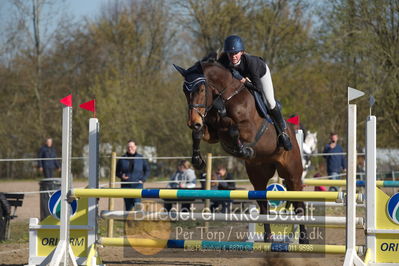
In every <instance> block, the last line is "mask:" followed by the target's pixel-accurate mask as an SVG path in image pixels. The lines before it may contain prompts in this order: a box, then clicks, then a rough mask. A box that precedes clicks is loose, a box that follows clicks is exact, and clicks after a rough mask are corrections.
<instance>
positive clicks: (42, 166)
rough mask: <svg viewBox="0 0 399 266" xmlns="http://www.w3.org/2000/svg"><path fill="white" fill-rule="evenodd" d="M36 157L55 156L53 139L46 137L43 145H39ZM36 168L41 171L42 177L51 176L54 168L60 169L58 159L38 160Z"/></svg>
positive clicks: (46, 157)
mask: <svg viewBox="0 0 399 266" xmlns="http://www.w3.org/2000/svg"><path fill="white" fill-rule="evenodd" d="M38 158H40V159H49V158H57V154H56V151H55V148H54V147H53V139H52V138H47V139H46V141H45V143H44V145H43V146H41V147H40V149H39V152H38ZM38 169H39V171H40V172H41V173H43V176H44V178H52V177H53V172H54V169H57V170H60V163H59V162H58V160H55V159H54V160H39V161H38Z"/></svg>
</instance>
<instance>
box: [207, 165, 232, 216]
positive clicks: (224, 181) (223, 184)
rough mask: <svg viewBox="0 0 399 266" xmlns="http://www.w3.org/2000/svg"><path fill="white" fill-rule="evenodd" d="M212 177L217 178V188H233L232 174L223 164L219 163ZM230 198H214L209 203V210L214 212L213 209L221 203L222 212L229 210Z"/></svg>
mask: <svg viewBox="0 0 399 266" xmlns="http://www.w3.org/2000/svg"><path fill="white" fill-rule="evenodd" d="M214 179H215V180H218V181H219V182H218V183H219V184H218V185H217V189H219V190H235V189H236V183H235V182H234V178H233V175H232V174H231V173H229V172H227V168H226V167H225V166H223V165H219V166H218V167H217V169H216V173H215V175H214ZM231 202H232V200H214V201H212V205H211V212H215V210H216V209H217V208H218V207H219V205H222V210H221V212H222V213H227V212H230V209H231V208H230V204H231Z"/></svg>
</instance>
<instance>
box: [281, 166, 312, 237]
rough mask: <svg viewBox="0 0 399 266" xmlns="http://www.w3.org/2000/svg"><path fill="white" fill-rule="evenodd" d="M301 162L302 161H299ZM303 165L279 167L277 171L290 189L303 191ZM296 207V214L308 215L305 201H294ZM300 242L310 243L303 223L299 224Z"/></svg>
mask: <svg viewBox="0 0 399 266" xmlns="http://www.w3.org/2000/svg"><path fill="white" fill-rule="evenodd" d="M299 163H301V162H300V161H299ZM301 169H302V166H301V165H300V166H298V165H295V164H291V165H288V166H286V167H282V166H281V165H280V166H278V167H277V172H278V174H279V175H280V177H283V178H284V181H285V185H286V187H287V190H288V191H302V189H303V184H302V179H301V177H302V173H301V172H302V171H300V170H301ZM293 204H294V208H295V214H296V215H306V212H305V204H304V202H303V201H294V202H293ZM299 232H300V235H299V243H300V244H309V238H308V233H307V231H306V227H305V225H303V224H300V225H299Z"/></svg>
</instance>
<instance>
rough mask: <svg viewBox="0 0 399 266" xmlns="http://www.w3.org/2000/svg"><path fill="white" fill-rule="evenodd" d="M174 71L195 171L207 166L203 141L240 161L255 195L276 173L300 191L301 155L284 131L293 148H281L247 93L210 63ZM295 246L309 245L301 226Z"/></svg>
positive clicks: (263, 204)
mask: <svg viewBox="0 0 399 266" xmlns="http://www.w3.org/2000/svg"><path fill="white" fill-rule="evenodd" d="M174 66H175V68H176V69H177V70H178V71H179V73H180V74H181V75H182V76H183V77H184V80H185V81H184V86H183V87H184V92H185V95H186V98H187V103H188V107H189V110H188V121H187V125H188V126H189V127H190V128H191V129H192V137H193V157H192V163H193V165H194V167H196V168H197V169H201V168H204V166H205V162H204V160H203V159H202V157H201V154H200V149H199V145H200V141H201V138H202V139H203V140H205V141H207V142H209V143H217V142H220V143H221V146H222V147H223V149H224V150H225V151H226V152H227V153H229V154H231V155H233V156H235V157H238V158H241V159H243V160H244V161H245V168H246V172H247V174H248V177H249V180H250V182H251V184H252V185H253V187H254V189H255V190H265V189H266V186H267V183H268V181H269V179H270V178H272V177H273V175H274V173H275V171H276V170H277V172H278V174H279V176H280V177H282V178H283V179H284V181H285V185H286V187H287V189H288V190H290V191H301V190H302V188H303V184H302V180H301V176H302V171H303V168H302V162H301V154H300V150H299V146H298V143H297V142H296V138H295V134H294V130H293V129H292V128H288V134H289V136H290V139H291V142H292V146H293V147H292V150H290V151H285V150H284V149H283V148H282V147H280V146H279V143H278V136H277V133H276V129H275V127H274V125H273V123H272V122H271V121H268V120H267V119H265V118H262V117H261V116H260V115H259V113H258V111H257V107H256V104H255V100H254V96H253V95H252V94H251V92H250V90H249V89H248V88H246V87H245V86H244V84H242V83H241V82H240V81H238V80H237V79H235V78H233V76H232V74H231V72H230V71H229V70H228V69H226V68H225V67H223V66H222V65H221V64H219V63H218V62H216V61H215V58H214V57H210V58H207V59H203V60H202V61H199V62H197V63H196V64H195V65H194V66H192V67H191V68H189V69H187V70H186V69H184V68H182V67H179V66H176V65H174ZM258 204H259V207H260V213H261V214H267V212H268V203H267V201H258ZM293 204H294V208H295V212H296V213H297V214H301V213H302V214H303V215H304V210H305V208H304V207H305V206H304V203H303V202H293ZM264 228H265V235H264V241H265V242H271V241H272V239H271V230H270V224H265V225H264ZM299 242H300V243H303V244H306V243H308V242H309V240H308V237H307V232H306V228H305V226H304V225H300V239H299Z"/></svg>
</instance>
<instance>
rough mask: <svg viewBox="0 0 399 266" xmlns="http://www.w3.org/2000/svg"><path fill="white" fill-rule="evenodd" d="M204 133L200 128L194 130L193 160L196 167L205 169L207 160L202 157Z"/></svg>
mask: <svg viewBox="0 0 399 266" xmlns="http://www.w3.org/2000/svg"><path fill="white" fill-rule="evenodd" d="M203 134H204V133H203V130H198V131H195V130H193V132H192V139H193V156H192V157H191V162H192V164H193V166H194V168H195V169H197V170H203V169H204V168H205V166H206V164H205V161H204V160H203V159H202V157H201V152H200V143H201V138H202V136H203Z"/></svg>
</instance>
